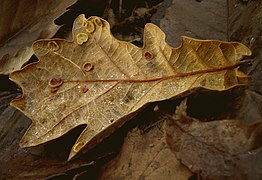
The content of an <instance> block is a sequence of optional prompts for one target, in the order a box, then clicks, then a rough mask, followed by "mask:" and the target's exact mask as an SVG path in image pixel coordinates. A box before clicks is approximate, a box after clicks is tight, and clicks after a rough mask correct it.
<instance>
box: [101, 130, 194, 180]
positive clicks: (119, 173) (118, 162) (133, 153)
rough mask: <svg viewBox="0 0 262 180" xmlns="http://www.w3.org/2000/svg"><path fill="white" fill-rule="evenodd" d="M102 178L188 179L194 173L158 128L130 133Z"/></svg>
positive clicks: (105, 169)
mask: <svg viewBox="0 0 262 180" xmlns="http://www.w3.org/2000/svg"><path fill="white" fill-rule="evenodd" d="M102 172H103V173H101V177H100V178H99V179H152V180H153V179H166V180H168V179H188V178H189V177H190V176H192V173H191V172H190V171H189V169H188V168H186V167H185V166H184V165H182V164H181V163H180V162H179V161H178V160H177V159H176V157H175V155H174V153H172V152H171V150H170V149H169V148H168V145H167V144H166V142H165V136H164V133H163V132H162V133H160V130H159V129H158V128H154V129H152V130H150V131H149V132H148V133H142V132H141V131H139V130H138V129H134V130H133V131H132V132H129V133H128V135H127V137H126V138H125V142H124V144H123V146H122V148H121V152H120V153H118V156H117V157H116V158H114V159H113V160H111V161H110V162H109V163H108V164H106V166H105V167H104V168H103V171H102Z"/></svg>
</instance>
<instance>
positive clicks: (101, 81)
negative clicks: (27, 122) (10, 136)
mask: <svg viewBox="0 0 262 180" xmlns="http://www.w3.org/2000/svg"><path fill="white" fill-rule="evenodd" d="M144 36H145V37H144V46H143V48H139V47H136V46H134V45H132V44H130V43H127V42H121V41H118V40H116V39H115V38H114V37H113V36H112V35H111V33H110V27H109V24H108V22H106V21H105V20H103V19H101V18H99V17H95V16H93V17H90V18H88V19H87V20H86V19H85V17H84V15H80V16H79V17H78V18H77V19H76V20H75V22H74V26H73V37H74V39H73V42H68V41H66V40H61V39H52V40H41V41H37V42H36V43H35V44H34V45H33V49H34V52H35V54H36V56H37V57H38V58H39V59H40V61H39V62H37V63H33V64H31V65H29V66H26V67H25V68H23V69H22V70H20V71H18V72H14V73H12V74H11V75H10V79H11V80H13V81H14V82H16V83H17V84H18V85H19V86H20V87H21V88H22V89H23V93H24V94H23V97H21V98H20V99H17V100H14V101H13V102H12V105H13V106H15V107H17V108H18V109H20V110H21V111H22V112H23V113H24V114H25V115H27V116H28V117H29V118H30V119H32V125H31V126H30V127H29V129H28V130H27V132H26V134H25V135H24V137H23V139H22V140H21V146H22V147H28V146H36V145H38V144H41V143H44V142H47V141H50V140H52V139H55V138H58V137H60V136H62V135H64V134H65V133H67V132H68V131H69V130H70V129H72V128H74V127H76V126H79V125H81V124H86V125H87V126H86V129H85V130H84V131H83V132H82V134H81V135H80V136H79V138H78V139H77V141H76V143H75V145H74V146H73V148H72V150H71V153H70V156H69V159H71V158H72V157H73V156H75V155H76V153H78V152H79V151H80V150H81V149H82V148H83V147H84V146H85V145H88V146H87V147H88V148H91V147H92V146H94V145H95V144H97V143H99V142H100V141H101V140H102V139H103V138H104V137H106V136H108V135H110V134H111V133H112V131H114V129H116V128H118V127H119V126H121V125H122V124H123V123H124V122H125V121H127V120H128V119H130V118H131V117H132V116H134V114H135V112H137V110H139V109H140V108H141V107H143V106H144V105H146V104H147V103H150V102H154V101H161V100H166V99H170V98H173V97H175V96H176V95H179V94H180V93H182V92H185V91H188V90H191V89H193V88H197V87H203V88H207V89H213V90H225V89H228V88H231V87H233V86H237V85H241V84H246V83H247V81H248V79H249V76H246V75H244V74H243V73H241V72H240V71H239V70H238V69H237V66H238V65H239V62H238V60H239V59H240V58H241V57H242V56H243V55H250V54H251V52H250V50H249V49H248V48H247V47H246V46H244V45H242V44H240V43H227V42H221V41H201V40H196V39H191V38H187V37H183V43H182V45H181V47H179V48H171V47H170V46H169V45H168V44H167V43H166V42H165V35H164V33H163V32H162V31H161V30H160V29H159V28H158V27H157V26H155V25H153V24H147V25H146V26H145V30H144Z"/></svg>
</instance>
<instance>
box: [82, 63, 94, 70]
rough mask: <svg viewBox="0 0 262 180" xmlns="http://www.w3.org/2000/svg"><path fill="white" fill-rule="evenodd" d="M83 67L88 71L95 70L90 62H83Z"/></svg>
mask: <svg viewBox="0 0 262 180" xmlns="http://www.w3.org/2000/svg"><path fill="white" fill-rule="evenodd" d="M82 69H83V70H84V71H86V72H88V71H91V70H93V69H94V66H93V65H92V64H91V63H89V62H85V63H84V64H83V67H82Z"/></svg>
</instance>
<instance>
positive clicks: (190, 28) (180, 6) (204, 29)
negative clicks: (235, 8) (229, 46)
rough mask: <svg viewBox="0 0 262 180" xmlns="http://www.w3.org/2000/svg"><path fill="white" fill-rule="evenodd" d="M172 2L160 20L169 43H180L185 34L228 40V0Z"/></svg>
mask: <svg viewBox="0 0 262 180" xmlns="http://www.w3.org/2000/svg"><path fill="white" fill-rule="evenodd" d="M171 2H172V3H170V5H169V6H168V7H167V9H166V11H164V15H163V18H162V19H161V20H160V28H161V29H162V30H163V31H164V32H165V33H166V34H167V42H168V43H170V44H172V45H174V46H177V45H179V43H180V41H179V40H180V39H179V38H180V36H183V35H186V36H190V37H194V38H200V39H202V38H204V39H218V40H223V41H225V40H228V30H229V29H228V21H229V14H228V9H229V3H228V2H227V0H213V1H202V0H194V1H192V0H183V1H181V0H172V1H171ZM157 20H158V19H156V20H155V21H157ZM174 32H175V35H174Z"/></svg>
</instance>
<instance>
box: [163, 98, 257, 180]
mask: <svg viewBox="0 0 262 180" xmlns="http://www.w3.org/2000/svg"><path fill="white" fill-rule="evenodd" d="M186 108H187V105H186V99H185V100H183V101H182V102H181V104H180V105H179V106H177V108H176V111H175V113H174V114H173V116H171V115H168V114H162V115H161V116H162V118H163V119H164V120H165V122H166V124H165V132H166V141H167V143H168V145H169V146H170V148H171V150H172V151H173V152H174V153H175V155H176V158H177V159H178V160H179V161H180V162H181V163H182V164H184V165H185V166H187V167H188V168H189V169H190V170H191V171H192V172H194V173H198V174H200V175H201V176H202V177H203V178H207V179H221V178H222V179H259V178H261V177H262V166H261V163H259V162H258V161H259V160H258V159H259V158H258V157H260V155H261V145H262V143H261V140H259V139H260V136H261V133H262V124H261V123H257V124H253V125H247V124H244V123H243V122H241V121H239V120H233V119H230V120H216V121H210V122H201V121H200V120H197V119H195V118H192V117H189V116H188V115H187V113H186Z"/></svg>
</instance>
